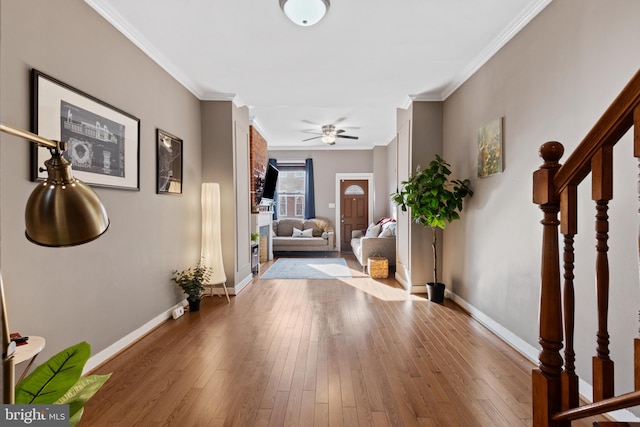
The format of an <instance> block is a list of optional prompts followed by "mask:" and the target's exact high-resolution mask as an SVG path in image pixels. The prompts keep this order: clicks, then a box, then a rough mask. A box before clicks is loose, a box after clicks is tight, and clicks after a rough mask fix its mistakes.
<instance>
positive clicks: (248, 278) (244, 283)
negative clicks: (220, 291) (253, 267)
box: [227, 273, 253, 295]
mask: <svg viewBox="0 0 640 427" xmlns="http://www.w3.org/2000/svg"><path fill="white" fill-rule="evenodd" d="M251 280H253V273H251V274H249V275H247V276H246V277H245V278H244V279H242V280H241V281H240V282H239V283H237V284H236V285H235V286H234V287H232V288H229V287H227V290H228V291H229V295H238V294H239V293H240V291H242V290H243V289H244V288H245V287H246V286H247V285H248V284H249V283H250V282H251Z"/></svg>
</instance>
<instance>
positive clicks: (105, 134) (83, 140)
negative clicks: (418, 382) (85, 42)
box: [31, 69, 140, 190]
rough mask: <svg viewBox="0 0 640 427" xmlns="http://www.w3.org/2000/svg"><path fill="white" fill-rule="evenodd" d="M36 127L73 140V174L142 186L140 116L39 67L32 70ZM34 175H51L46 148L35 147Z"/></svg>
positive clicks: (69, 154)
mask: <svg viewBox="0 0 640 427" xmlns="http://www.w3.org/2000/svg"><path fill="white" fill-rule="evenodd" d="M32 85H33V86H32V88H33V98H32V128H33V129H32V130H33V132H35V133H37V134H39V135H42V136H44V137H46V138H49V139H53V140H57V141H65V142H67V144H68V147H67V151H65V153H64V157H65V158H66V159H67V160H69V161H70V162H71V165H72V166H71V167H72V169H73V175H74V176H75V177H76V178H78V179H80V180H82V181H84V182H86V183H87V184H90V185H93V186H97V187H112V188H121V189H127V190H140V119H138V118H136V117H134V116H132V115H131V114H128V113H125V112H124V111H122V110H120V109H118V108H116V107H114V106H112V105H109V104H107V103H106V102H103V101H101V100H99V99H97V98H95V97H93V96H91V95H88V94H86V93H84V92H81V91H79V90H78V89H75V88H73V87H71V86H69V85H67V84H65V83H62V82H61V81H59V80H56V79H54V78H53V77H50V76H47V75H46V74H43V73H41V72H40V71H38V70H35V69H34V70H33V71H32ZM32 147H33V148H32V156H31V164H32V166H31V178H32V180H34V181H36V180H41V179H45V178H46V176H47V173H46V171H45V172H42V171H40V169H41V168H44V161H45V160H47V159H49V158H50V157H51V156H50V155H49V153H48V150H47V149H46V148H42V147H38V146H36V145H35V144H34V145H33V146H32Z"/></svg>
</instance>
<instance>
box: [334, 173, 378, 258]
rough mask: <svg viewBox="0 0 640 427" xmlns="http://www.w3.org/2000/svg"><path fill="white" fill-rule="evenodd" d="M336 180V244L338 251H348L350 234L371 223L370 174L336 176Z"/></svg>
mask: <svg viewBox="0 0 640 427" xmlns="http://www.w3.org/2000/svg"><path fill="white" fill-rule="evenodd" d="M336 178H337V179H336V181H337V182H336V184H337V185H336V202H337V204H338V206H337V207H338V209H336V224H337V225H338V226H337V227H336V234H337V236H336V243H337V245H338V249H339V250H350V249H351V232H352V231H353V230H361V229H366V228H367V225H368V224H369V222H370V221H371V218H370V217H371V211H372V206H371V202H372V198H371V197H370V194H371V193H372V188H371V187H372V185H371V183H372V174H337V175H336Z"/></svg>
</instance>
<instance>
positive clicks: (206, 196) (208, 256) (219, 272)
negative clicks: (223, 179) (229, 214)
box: [201, 182, 227, 291]
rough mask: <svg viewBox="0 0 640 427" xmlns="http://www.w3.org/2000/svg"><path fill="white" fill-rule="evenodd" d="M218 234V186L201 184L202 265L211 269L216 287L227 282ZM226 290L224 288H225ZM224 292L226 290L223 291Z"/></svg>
mask: <svg viewBox="0 0 640 427" xmlns="http://www.w3.org/2000/svg"><path fill="white" fill-rule="evenodd" d="M221 238H222V235H221V232H220V185H219V184H217V183H213V182H203V183H202V251H201V256H202V264H203V265H204V266H205V267H211V268H212V269H213V274H212V275H211V280H210V282H211V283H208V284H209V285H218V284H220V283H223V284H224V283H225V282H226V281H227V276H226V275H225V273H224V264H223V261H222V242H221ZM225 288H226V286H225ZM225 291H226V289H225Z"/></svg>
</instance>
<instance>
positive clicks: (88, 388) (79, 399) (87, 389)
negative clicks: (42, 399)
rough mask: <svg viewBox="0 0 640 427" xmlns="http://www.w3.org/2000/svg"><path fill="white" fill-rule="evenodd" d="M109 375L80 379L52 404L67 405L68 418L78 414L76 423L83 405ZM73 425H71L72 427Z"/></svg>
mask: <svg viewBox="0 0 640 427" xmlns="http://www.w3.org/2000/svg"><path fill="white" fill-rule="evenodd" d="M110 376H111V374H107V375H87V376H86V377H80V379H79V380H78V381H77V382H76V383H75V384H74V385H73V387H71V388H70V389H69V390H68V391H67V392H66V393H65V394H64V395H63V396H62V397H60V399H58V400H56V401H55V402H54V404H61V405H64V404H68V405H69V417H70V418H71V420H73V419H74V417H75V416H76V414H77V413H78V412H79V413H80V415H79V416H78V421H80V417H82V412H83V408H84V405H85V403H87V401H88V400H89V399H91V398H92V397H93V395H94V394H96V393H97V391H98V390H100V387H102V386H103V385H104V383H105V382H106V381H107V380H108V379H109V377H110ZM76 422H77V421H76ZM73 425H75V424H73V423H72V424H71V426H73Z"/></svg>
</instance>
